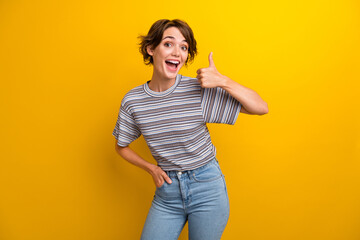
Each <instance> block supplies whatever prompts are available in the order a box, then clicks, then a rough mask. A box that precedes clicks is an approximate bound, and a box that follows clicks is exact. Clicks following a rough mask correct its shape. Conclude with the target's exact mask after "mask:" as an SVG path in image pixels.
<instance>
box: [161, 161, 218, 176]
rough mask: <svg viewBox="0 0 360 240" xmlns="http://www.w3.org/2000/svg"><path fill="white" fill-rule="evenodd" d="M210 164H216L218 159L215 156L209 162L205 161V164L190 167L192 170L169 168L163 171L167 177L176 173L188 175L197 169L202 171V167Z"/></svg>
mask: <svg viewBox="0 0 360 240" xmlns="http://www.w3.org/2000/svg"><path fill="white" fill-rule="evenodd" d="M212 164H218V160H217V159H216V158H214V159H212V160H210V161H209V162H207V163H205V165H203V166H201V167H198V168H195V169H192V170H184V171H179V170H170V171H165V172H166V174H167V175H168V176H169V177H174V176H176V175H177V174H189V175H190V174H193V173H196V172H198V171H202V170H203V169H205V168H208V167H209V166H210V165H212Z"/></svg>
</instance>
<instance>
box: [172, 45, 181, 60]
mask: <svg viewBox="0 0 360 240" xmlns="http://www.w3.org/2000/svg"><path fill="white" fill-rule="evenodd" d="M172 54H173V55H174V56H176V57H179V56H180V47H179V46H176V47H174V48H173V52H172Z"/></svg>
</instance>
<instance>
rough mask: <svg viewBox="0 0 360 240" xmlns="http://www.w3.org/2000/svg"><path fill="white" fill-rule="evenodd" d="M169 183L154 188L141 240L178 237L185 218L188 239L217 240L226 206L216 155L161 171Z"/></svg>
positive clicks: (222, 179)
mask: <svg viewBox="0 0 360 240" xmlns="http://www.w3.org/2000/svg"><path fill="white" fill-rule="evenodd" d="M165 172H166V173H167V175H168V176H169V177H170V178H171V180H172V183H171V184H168V183H167V182H166V181H165V182H164V184H163V185H162V186H161V187H157V188H156V191H155V195H154V199H153V201H152V205H151V207H150V210H149V213H148V215H147V218H146V221H145V225H144V228H143V230H142V234H141V240H173V239H178V237H179V235H180V233H181V230H182V229H183V227H184V225H185V223H186V221H188V226H189V240H204V239H206V240H219V239H220V238H221V235H222V233H223V231H224V229H225V226H226V224H227V222H228V219H229V213H230V206H229V199H228V194H227V189H226V183H225V179H224V175H223V174H222V172H221V169H220V166H219V163H218V161H217V159H216V158H214V159H213V160H211V161H210V162H208V163H207V164H206V165H204V166H201V167H199V168H196V169H193V170H188V171H165Z"/></svg>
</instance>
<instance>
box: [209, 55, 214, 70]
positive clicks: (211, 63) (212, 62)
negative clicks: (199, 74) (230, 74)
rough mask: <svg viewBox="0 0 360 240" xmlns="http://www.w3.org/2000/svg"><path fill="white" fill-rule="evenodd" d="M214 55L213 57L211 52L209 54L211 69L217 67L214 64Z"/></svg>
mask: <svg viewBox="0 0 360 240" xmlns="http://www.w3.org/2000/svg"><path fill="white" fill-rule="evenodd" d="M212 55H213V53H212V52H211V53H210V54H209V67H215V63H214V60H213V58H212Z"/></svg>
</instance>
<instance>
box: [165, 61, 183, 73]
mask: <svg viewBox="0 0 360 240" xmlns="http://www.w3.org/2000/svg"><path fill="white" fill-rule="evenodd" d="M165 63H166V66H167V67H168V69H169V70H170V71H173V72H174V71H176V70H177V67H178V66H179V65H180V61H179V60H173V59H168V60H165Z"/></svg>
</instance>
